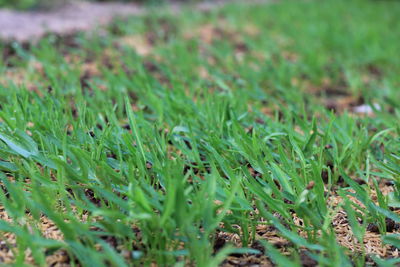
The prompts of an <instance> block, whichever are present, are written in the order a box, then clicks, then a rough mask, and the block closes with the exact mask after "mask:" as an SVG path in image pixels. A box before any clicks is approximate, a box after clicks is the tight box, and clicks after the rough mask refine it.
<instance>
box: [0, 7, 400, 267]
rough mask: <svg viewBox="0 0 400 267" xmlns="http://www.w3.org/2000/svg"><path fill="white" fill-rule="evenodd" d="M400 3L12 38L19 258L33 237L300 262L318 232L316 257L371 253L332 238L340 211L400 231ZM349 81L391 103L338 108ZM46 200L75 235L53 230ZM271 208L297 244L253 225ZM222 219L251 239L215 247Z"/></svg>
mask: <svg viewBox="0 0 400 267" xmlns="http://www.w3.org/2000/svg"><path fill="white" fill-rule="evenodd" d="M339 14H340V15H339ZM398 14H400V3H399V2H394V1H393V2H385V4H382V3H381V2H380V1H357V0H355V1H341V0H339V1H337V0H335V1H334V0H331V1H330V0H327V1H280V2H277V3H274V4H271V3H265V4H259V5H246V4H243V3H242V4H230V5H227V6H226V7H224V8H222V9H220V10H216V11H211V12H209V13H204V14H203V13H200V12H198V11H196V10H190V9H187V10H185V11H183V13H182V14H180V15H173V14H169V13H162V11H158V12H156V11H155V12H154V13H153V14H151V16H145V17H135V18H130V19H125V20H119V21H116V22H115V24H114V25H112V26H110V27H109V32H108V33H107V34H102V35H93V34H91V35H85V34H80V35H77V36H74V37H73V38H72V39H58V37H55V36H49V37H47V38H45V39H43V40H41V41H40V42H39V43H38V44H36V45H32V46H31V47H30V49H29V50H27V49H24V48H22V47H21V46H19V45H17V44H15V45H14V46H13V48H14V52H15V54H14V55H11V56H9V57H8V58H4V59H3V60H1V61H0V62H1V63H0V64H2V65H0V71H1V78H4V79H7V78H8V77H10V72H11V73H19V74H21V76H24V77H25V78H26V79H25V80H24V82H23V83H22V85H21V81H14V82H13V81H10V82H8V83H4V82H1V83H0V104H1V107H0V181H1V185H2V191H0V204H1V205H2V206H3V207H4V209H5V211H6V212H7V214H8V215H9V216H10V218H11V219H12V222H7V221H0V231H1V234H4V233H13V234H15V235H16V236H17V241H18V242H17V244H16V247H15V248H13V251H14V253H15V256H16V264H17V265H18V264H19V265H21V264H22V263H23V261H24V258H25V251H26V250H27V249H28V248H29V249H30V251H31V252H32V257H33V258H34V261H35V264H36V265H41V266H45V265H46V261H45V260H46V256H48V255H51V254H53V253H55V252H56V251H58V250H63V251H66V253H67V254H68V257H69V259H70V261H71V262H75V261H76V262H79V263H80V264H81V265H82V266H139V265H146V266H149V265H150V264H152V263H156V264H158V265H161V266H174V264H176V266H183V265H185V264H187V263H193V264H194V265H196V266H218V264H220V263H221V262H222V261H223V260H224V259H225V258H226V257H227V255H230V254H242V255H243V254H261V253H262V250H261V249H259V248H258V249H254V248H252V244H253V243H254V242H255V240H259V241H260V244H261V245H262V246H264V247H265V248H266V249H265V254H266V255H267V256H268V257H269V258H270V259H271V260H272V261H273V262H275V263H276V264H277V265H279V266H287V265H293V266H300V265H301V264H302V262H301V261H302V257H301V256H302V255H300V251H301V250H305V249H307V251H306V255H308V256H309V257H310V258H312V259H313V260H314V261H316V262H318V263H319V265H321V266H351V265H353V264H354V265H356V266H363V265H364V264H365V263H366V261H367V259H370V258H371V257H369V255H367V252H366V250H365V248H362V249H361V251H359V254H357V255H355V253H349V251H348V249H346V248H344V247H343V246H341V245H340V243H339V242H338V241H337V236H336V235H335V229H334V225H333V224H332V221H333V218H334V215H335V214H336V213H337V212H338V211H339V210H342V211H345V212H346V214H347V218H348V221H349V227H351V229H352V231H353V233H354V236H355V239H358V240H362V239H363V238H364V237H365V233H366V231H367V229H366V228H367V226H368V225H369V224H374V225H376V226H377V228H378V232H379V233H380V234H381V236H382V240H383V242H385V243H386V244H388V245H391V246H393V247H398V246H399V241H398V240H399V239H398V238H399V236H398V234H396V233H389V232H388V231H387V223H386V221H387V219H388V218H389V219H391V220H393V221H395V222H396V223H398V222H399V220H400V219H399V215H398V214H397V213H395V212H394V211H393V210H394V208H398V207H399V195H400V193H399V192H400V191H399V189H400V168H399V163H400V145H399V144H400V142H399V141H400V135H399V133H400V127H399V124H398V122H399V119H400V106H399V103H398V101H396V100H397V99H400V94H399V93H400V91H399V90H398V88H399V85H400V78H399V75H398V73H399V72H400V64H399V62H398V51H399V49H400V47H399V44H400V43H399V42H398V41H397V39H398V36H399V34H400V21H399V20H398ZM210 25H212V26H213V27H216V28H217V30H216V31H215V32H216V33H212V34H214V36H213V40H212V41H210V42H207V40H205V39H207V38H208V37H207V36H203V35H204V34H208V33H209V30H210ZM211 28H212V27H211ZM196 34H197V35H200V36H197V35H196ZM132 36H133V37H135V38H137V37H138V36H139V37H140V38H148V39H150V41H149V40H148V39H146V40H147V41H148V42H147V45H148V47H147V48H149V49H150V50H151V52H150V55H146V56H144V55H140V52H139V50H140V49H134V47H132V46H131V43H129V42H123V41H122V40H123V38H132ZM134 40H137V39H134ZM63 41H65V42H63ZM66 41H69V42H66ZM71 43H72V45H71ZM288 55H289V56H288ZM290 55H291V56H290ZM37 65H40V67H37ZM93 65H95V66H96V71H93V70H92V69H91V67H92V66H93ZM372 67H373V68H375V69H378V70H379V71H375V72H374V71H372V72H371V70H370V69H371V68H372ZM378 72H379V74H378ZM366 76H367V77H366ZM18 77H19V76H18ZM327 78H329V80H330V82H329V84H328V85H329V86H331V87H333V89H332V88H331V89H329V88H327V87H326V85H325V87H324V83H327ZM367 78H368V79H367ZM4 79H2V80H4ZM296 81H303V82H304V83H305V85H303V86H302V85H300V84H299V83H298V82H296ZM343 84H345V86H344V87H345V88H344V89H343V88H342V87H341V86H343ZM339 87H340V88H339ZM317 89H319V91H318V90H317ZM334 89H335V90H336V91H335V90H334ZM315 90H317V91H318V92H315ZM329 90H330V94H329V95H327V94H328V93H329ZM332 91H333V92H334V93H332ZM338 91H339V92H338ZM343 95H344V96H345V97H348V98H351V99H359V101H363V103H364V104H366V105H370V106H373V105H374V104H378V105H379V107H380V108H375V110H374V115H373V116H367V115H362V114H357V113H355V112H353V111H352V110H353V106H352V105H359V104H360V103H358V102H357V101H356V103H353V104H352V105H348V106H346V107H347V109H345V110H340V107H338V106H336V108H337V109H339V110H338V112H337V113H334V112H332V111H331V110H330V109H329V105H328V104H329V103H331V102H329V101H339V100H341V97H344V96H343ZM360 99H361V100H360ZM328 100H329V101H328ZM342 100H343V99H342ZM328 102H329V103H328ZM334 103H336V102H334ZM357 178H358V179H357ZM360 179H361V181H360ZM380 180H383V181H387V182H388V183H391V184H392V191H393V192H391V193H390V194H389V195H384V194H383V192H382V193H381V192H380V191H379V188H380V187H379V184H378V182H379V181H380ZM356 181H357V182H356ZM372 192H377V193H376V198H374V199H373V198H372V197H371V196H372ZM330 196H340V197H341V199H343V201H342V202H341V203H339V205H338V206H333V205H331V203H330ZM354 199H357V202H354ZM277 214H279V216H278V215H277ZM294 214H295V215H296V217H297V218H298V219H299V220H301V221H302V222H303V223H302V224H299V223H297V222H296V221H295V218H294ZM43 216H44V217H46V218H48V219H49V220H51V221H52V222H54V224H55V225H56V227H57V228H58V229H59V230H60V231H61V232H62V234H63V237H64V240H63V241H57V240H52V239H49V238H47V237H46V236H45V235H44V234H43V233H42V231H40V229H39V227H38V225H39V224H40V220H41V219H42V218H43ZM265 225H266V226H273V227H274V229H275V230H276V231H277V232H278V234H279V235H280V236H282V238H284V239H286V240H288V241H290V244H289V245H288V247H287V251H289V252H290V253H288V254H290V255H283V254H281V253H280V251H279V249H278V248H276V247H274V246H273V245H272V244H271V243H269V242H268V241H269V240H268V239H266V238H265V237H262V236H260V235H259V234H258V233H257V227H260V226H265ZM221 231H223V232H225V233H227V234H231V235H237V236H238V238H240V241H241V244H242V247H241V248H235V247H234V246H233V245H232V244H231V245H229V244H228V245H226V246H224V247H223V248H222V249H220V250H215V248H214V243H215V242H216V239H217V238H218V237H217V234H218V233H219V232H221ZM372 258H373V259H374V261H375V262H376V263H377V264H380V265H381V266H385V264H387V266H389V264H391V265H393V266H394V265H395V264H397V263H398V260H397V259H391V260H388V259H383V258H379V257H372Z"/></svg>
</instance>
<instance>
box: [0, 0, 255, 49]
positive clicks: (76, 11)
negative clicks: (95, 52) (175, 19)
mask: <svg viewBox="0 0 400 267" xmlns="http://www.w3.org/2000/svg"><path fill="white" fill-rule="evenodd" d="M233 1H235V0H217V1H206V2H202V3H199V4H196V8H197V9H198V10H199V11H207V10H209V9H212V8H215V7H218V6H220V5H223V4H225V3H227V2H233ZM247 1H248V3H254V2H260V1H257V0H247ZM182 5H184V2H172V3H171V4H169V5H168V7H167V8H169V9H170V10H171V11H172V12H178V11H179V10H180V9H181V7H182ZM160 8H161V6H160ZM162 8H166V7H165V6H163V7H162ZM145 12H146V8H144V7H143V6H142V5H140V4H134V3H129V4H128V3H98V2H96V3H95V2H80V1H79V2H71V3H69V4H68V5H65V6H62V7H59V8H56V9H52V10H50V11H30V12H22V11H15V10H10V9H0V39H1V40H3V41H19V42H31V41H36V40H38V39H39V38H40V37H42V36H44V35H46V34H47V33H56V34H60V35H69V34H71V33H74V32H77V31H86V30H90V29H92V28H95V27H96V26H98V25H102V24H107V23H109V22H110V21H111V20H112V19H113V18H114V17H115V16H127V15H139V14H144V13H145Z"/></svg>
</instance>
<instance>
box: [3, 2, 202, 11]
mask: <svg viewBox="0 0 400 267" xmlns="http://www.w3.org/2000/svg"><path fill="white" fill-rule="evenodd" d="M77 1H91V2H125V3H129V2H130V3H149V4H157V3H164V2H167V1H168V0H0V8H14V9H19V10H31V9H51V8H54V7H57V6H62V5H65V4H68V3H70V2H77ZM174 1H175V2H177V1H179V2H194V1H198V0H174Z"/></svg>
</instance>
